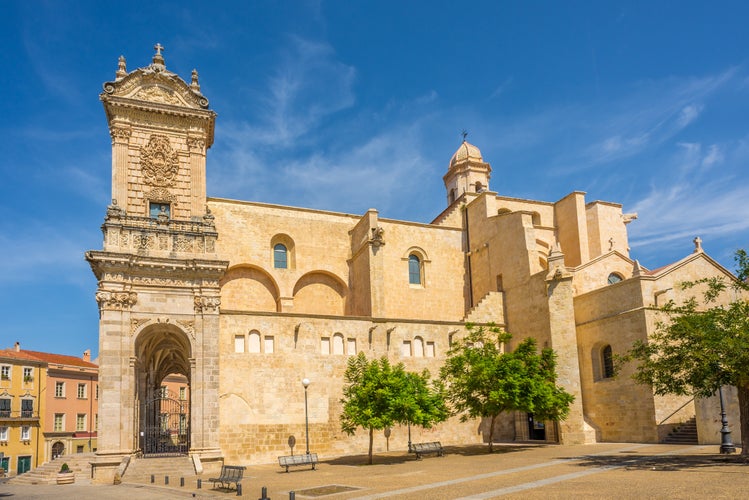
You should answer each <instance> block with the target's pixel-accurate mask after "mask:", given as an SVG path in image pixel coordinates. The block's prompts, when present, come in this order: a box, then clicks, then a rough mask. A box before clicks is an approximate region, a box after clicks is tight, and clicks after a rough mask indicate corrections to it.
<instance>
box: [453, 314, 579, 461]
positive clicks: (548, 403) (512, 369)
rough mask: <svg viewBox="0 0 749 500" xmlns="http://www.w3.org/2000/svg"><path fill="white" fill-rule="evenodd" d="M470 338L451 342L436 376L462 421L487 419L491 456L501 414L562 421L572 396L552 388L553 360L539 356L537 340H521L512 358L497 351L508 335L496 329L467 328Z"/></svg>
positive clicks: (548, 354)
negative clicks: (445, 388) (445, 386)
mask: <svg viewBox="0 0 749 500" xmlns="http://www.w3.org/2000/svg"><path fill="white" fill-rule="evenodd" d="M466 327H467V329H468V335H467V336H466V337H465V338H464V339H462V340H458V341H456V342H455V344H454V345H453V346H452V347H451V349H450V351H449V352H448V353H447V361H446V362H445V365H444V366H443V367H442V370H441V371H440V376H441V379H442V380H443V381H444V382H446V383H447V393H448V400H449V401H450V403H451V404H452V406H453V408H454V409H455V411H456V412H458V413H463V415H462V416H461V419H462V420H463V421H465V420H467V419H469V418H476V417H483V418H491V422H490V430H489V452H491V451H493V440H494V439H493V438H494V422H495V420H496V418H497V416H498V415H499V414H500V413H502V412H505V411H524V412H528V413H533V414H534V416H536V417H537V418H539V419H546V420H564V419H565V418H566V417H567V415H568V414H569V407H570V404H571V403H572V401H573V400H574V396H572V395H571V394H569V393H568V392H567V391H565V390H564V389H563V388H562V387H559V386H557V385H556V373H555V368H556V354H555V353H554V351H553V350H551V349H543V350H542V351H541V354H538V353H537V346H536V341H535V339H532V338H528V339H525V340H523V341H522V342H521V343H520V344H519V345H518V346H517V348H516V349H515V350H514V351H512V352H503V351H502V349H501V346H502V345H503V344H504V343H506V342H507V341H509V340H510V338H511V335H510V334H508V333H506V332H504V331H502V330H501V329H500V328H498V327H496V326H489V327H487V328H484V327H478V328H476V327H474V326H473V325H466Z"/></svg>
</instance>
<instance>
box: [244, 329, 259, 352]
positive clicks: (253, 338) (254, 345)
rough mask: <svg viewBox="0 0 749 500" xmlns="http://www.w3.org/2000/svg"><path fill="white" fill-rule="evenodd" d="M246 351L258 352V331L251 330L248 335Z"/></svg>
mask: <svg viewBox="0 0 749 500" xmlns="http://www.w3.org/2000/svg"><path fill="white" fill-rule="evenodd" d="M247 351H248V352H260V333H259V332H257V331H255V330H253V331H251V332H250V335H249V342H248V345H247Z"/></svg>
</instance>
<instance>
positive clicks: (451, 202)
mask: <svg viewBox="0 0 749 500" xmlns="http://www.w3.org/2000/svg"><path fill="white" fill-rule="evenodd" d="M453 202H455V188H452V189H451V190H450V204H451V205H452V204H453Z"/></svg>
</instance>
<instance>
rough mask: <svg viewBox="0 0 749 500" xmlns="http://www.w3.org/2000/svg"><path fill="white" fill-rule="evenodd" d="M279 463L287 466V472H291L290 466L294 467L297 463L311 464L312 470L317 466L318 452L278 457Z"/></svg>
mask: <svg viewBox="0 0 749 500" xmlns="http://www.w3.org/2000/svg"><path fill="white" fill-rule="evenodd" d="M278 465H280V466H281V467H286V472H289V467H294V466H296V465H311V466H312V470H315V467H316V466H317V453H305V454H304V455H286V456H282V457H278Z"/></svg>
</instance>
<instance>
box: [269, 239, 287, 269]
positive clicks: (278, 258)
mask: <svg viewBox="0 0 749 500" xmlns="http://www.w3.org/2000/svg"><path fill="white" fill-rule="evenodd" d="M273 267H275V268H276V269H286V268H287V267H288V255H287V252H286V245H283V244H281V243H278V244H277V245H276V246H274V247H273Z"/></svg>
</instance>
